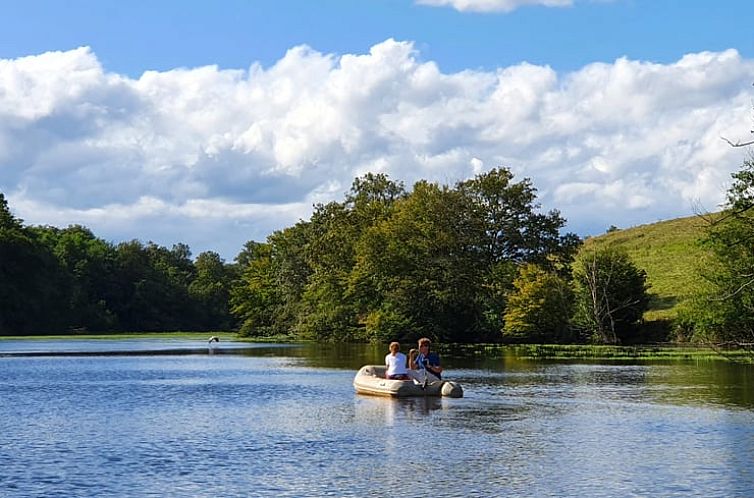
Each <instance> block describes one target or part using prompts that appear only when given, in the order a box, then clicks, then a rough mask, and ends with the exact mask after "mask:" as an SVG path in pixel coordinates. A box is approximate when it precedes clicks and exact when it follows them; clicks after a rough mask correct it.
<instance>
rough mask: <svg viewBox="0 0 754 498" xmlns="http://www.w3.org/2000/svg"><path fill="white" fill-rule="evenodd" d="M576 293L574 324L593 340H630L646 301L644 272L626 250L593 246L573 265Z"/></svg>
mask: <svg viewBox="0 0 754 498" xmlns="http://www.w3.org/2000/svg"><path fill="white" fill-rule="evenodd" d="M573 279H574V287H575V294H576V311H575V317H574V324H575V325H576V326H577V327H578V328H580V329H581V331H582V333H583V334H585V335H587V336H588V337H589V338H590V339H591V341H592V342H595V343H603V344H618V343H626V342H631V341H632V340H633V337H632V335H633V334H635V333H636V332H637V325H638V323H639V322H640V320H641V318H642V315H643V313H644V311H645V310H646V309H647V305H648V303H649V296H648V294H647V289H648V286H647V283H646V280H647V275H646V272H644V270H641V269H639V268H638V267H637V266H636V265H635V264H634V263H633V262H632V261H631V259H630V258H629V256H628V253H626V252H625V251H621V250H617V249H614V248H609V247H608V248H601V249H593V250H591V251H584V252H582V253H580V254H579V256H578V257H577V258H576V261H575V262H574V266H573Z"/></svg>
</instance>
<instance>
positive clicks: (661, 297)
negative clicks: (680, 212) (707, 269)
mask: <svg viewBox="0 0 754 498" xmlns="http://www.w3.org/2000/svg"><path fill="white" fill-rule="evenodd" d="M705 226H706V222H705V220H703V219H702V218H700V217H698V216H690V217H688V218H678V219H675V220H670V221H661V222H658V223H653V224H651V225H641V226H638V227H633V228H627V229H624V230H617V231H614V232H610V233H606V234H604V235H600V236H597V237H591V238H589V239H587V241H586V242H585V244H584V247H583V249H582V250H589V249H590V248H592V247H595V246H598V247H599V246H604V245H608V246H617V247H622V248H625V249H626V250H627V251H628V254H629V256H630V257H631V259H632V260H633V262H634V263H635V264H636V265H637V266H638V267H639V268H642V269H643V270H644V271H646V272H647V281H648V282H649V283H650V285H651V287H650V289H649V293H650V295H651V301H650V309H649V311H647V313H646V314H645V315H644V319H645V320H647V321H656V320H672V319H673V318H675V316H676V312H677V309H678V306H679V304H681V303H682V302H683V301H684V300H685V299H687V298H688V297H689V296H690V295H691V293H692V291H693V290H694V288H695V287H697V286H698V285H699V284H700V282H701V277H700V276H699V271H698V269H699V268H700V264H702V262H703V260H704V258H705V257H706V255H707V254H706V253H705V251H704V250H703V249H702V248H701V247H700V245H699V239H700V238H701V237H702V236H703V235H704V230H705Z"/></svg>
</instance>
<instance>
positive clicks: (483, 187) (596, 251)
mask: <svg viewBox="0 0 754 498" xmlns="http://www.w3.org/2000/svg"><path fill="white" fill-rule="evenodd" d="M733 179H734V182H733V184H732V187H731V188H730V190H729V191H728V198H727V204H726V206H725V208H724V210H723V211H722V212H721V213H717V214H716V215H715V216H714V217H710V222H709V226H708V227H707V229H706V230H705V231H704V235H703V236H702V237H701V239H700V240H699V242H698V243H699V244H700V247H703V248H704V254H706V257H705V259H704V260H703V261H700V264H699V266H698V267H697V268H694V269H693V271H694V272H696V273H697V274H698V275H699V282H701V283H700V284H699V285H696V286H695V288H694V289H693V295H692V296H691V297H690V298H689V299H687V301H685V303H684V306H683V307H682V309H680V311H679V312H678V314H677V315H678V316H677V317H675V318H674V319H673V322H672V323H671V324H670V325H671V326H670V327H668V328H666V329H665V330H663V331H662V332H663V334H661V335H659V336H658V335H656V334H655V335H654V336H651V337H650V336H649V335H647V330H645V329H646V327H644V329H643V327H642V317H643V314H644V312H645V311H646V310H647V305H648V302H649V294H648V291H649V288H648V284H647V275H646V273H645V271H644V270H643V269H641V268H638V267H637V266H636V265H635V264H634V262H633V261H632V260H631V258H630V257H629V255H628V253H627V252H626V251H625V250H621V248H619V247H615V246H610V245H599V244H588V245H587V246H584V245H583V244H582V241H581V240H580V239H579V237H577V236H576V235H574V234H572V233H563V228H564V226H565V223H566V220H565V219H564V218H563V217H562V216H561V215H560V213H559V212H558V211H556V210H553V211H549V212H545V213H543V212H541V211H540V206H539V204H538V203H537V198H536V189H535V188H534V186H533V185H532V183H531V181H530V180H528V179H524V180H521V181H515V180H514V178H513V175H512V173H511V172H510V171H509V170H508V169H505V168H499V169H494V170H492V171H489V172H487V173H484V174H480V175H478V176H476V177H475V178H473V179H470V180H466V181H462V182H458V183H457V184H455V185H453V186H447V185H440V184H436V183H429V182H426V181H420V182H417V183H416V184H414V185H413V188H412V189H410V190H408V189H406V188H405V187H404V185H403V184H402V183H401V182H396V181H393V180H391V179H390V178H388V177H387V176H386V175H382V174H367V175H365V176H363V177H361V178H357V179H355V180H354V182H353V185H352V187H351V189H350V190H349V191H348V192H346V193H345V197H344V199H343V200H342V201H340V202H336V201H333V202H330V203H328V204H320V205H316V206H314V210H313V214H312V215H311V217H310V218H309V219H308V220H301V221H299V222H298V223H296V224H295V225H293V226H290V227H287V228H284V229H282V230H278V231H276V232H274V233H272V234H271V235H270V236H269V237H268V238H267V240H266V241H265V242H255V241H249V242H247V243H246V244H245V245H244V247H243V248H242V249H241V250H240V252H239V254H238V255H237V256H236V258H235V259H234V261H233V262H232V263H227V262H225V261H223V260H222V258H220V256H219V255H218V254H216V253H214V252H203V253H201V254H199V255H198V256H197V257H196V258H193V259H192V255H191V252H190V249H189V247H188V246H186V245H185V244H181V243H178V244H176V245H174V246H173V247H172V248H170V249H168V248H165V247H162V246H159V245H157V244H154V243H152V242H148V243H143V242H141V241H138V240H132V241H129V242H121V243H117V244H114V243H111V242H107V241H105V240H102V239H101V238H98V237H97V236H96V235H95V234H93V233H92V231H91V230H89V229H88V228H86V227H83V226H78V225H74V226H69V227H67V228H55V227H50V226H27V225H25V224H24V222H23V220H21V219H19V218H17V217H15V216H14V215H13V214H12V211H11V207H10V206H9V205H8V202H7V201H6V199H5V196H4V195H3V194H2V193H0V335H6V336H7V335H30V334H50V333H56V334H59V333H69V334H75V333H81V332H122V331H129V332H140V331H176V330H182V331H209V330H235V331H238V332H239V333H240V334H241V335H245V336H253V337H272V336H275V337H278V338H279V337H281V336H285V337H289V338H291V339H309V340H316V341H374V342H383V341H389V340H395V339H397V340H414V339H416V338H417V337H420V336H428V337H431V338H434V339H436V340H440V341H444V342H516V343H583V342H591V343H603V344H630V343H637V342H646V341H647V340H661V341H662V340H667V339H668V337H672V338H674V339H676V340H685V341H693V342H703V343H708V344H718V345H719V344H727V345H734V346H738V347H744V348H750V349H752V350H754V304H752V303H754V277H752V275H754V249H752V248H754V245H752V244H751V241H752V240H753V239H754V209H753V208H754V194H753V193H752V192H754V163H753V162H752V161H746V162H745V163H744V165H743V167H742V168H741V170H740V171H738V172H736V173H735V174H734V175H733Z"/></svg>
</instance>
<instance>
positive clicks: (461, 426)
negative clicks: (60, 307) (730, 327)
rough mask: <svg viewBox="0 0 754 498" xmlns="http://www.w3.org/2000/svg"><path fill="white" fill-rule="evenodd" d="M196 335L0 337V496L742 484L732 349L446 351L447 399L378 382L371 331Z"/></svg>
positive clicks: (743, 490) (501, 491)
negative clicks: (641, 357) (579, 355)
mask: <svg viewBox="0 0 754 498" xmlns="http://www.w3.org/2000/svg"><path fill="white" fill-rule="evenodd" d="M49 353H56V355H53V356H41V355H43V354H49ZM208 353H209V350H208V348H207V347H206V345H204V344H199V345H197V344H195V343H194V341H170V340H135V341H71V340H68V341H62V342H54V341H45V342H41V341H18V342H15V341H0V430H1V432H0V434H2V436H1V438H2V439H1V441H2V443H1V444H0V496H8V497H16V496H18V497H21V496H30V497H31V496H34V497H42V496H44V497H47V496H50V497H52V496H59V497H77V496H81V497H97V496H117V497H130V496H134V497H136V496H171V497H202V496H207V497H210V496H211V497H218V496H291V497H294V496H295V497H302V496H404V497H411V496H417V497H424V496H433V497H434V496H458V497H466V496H479V497H495V496H536V497H539V496H594V497H598V496H599V497H605V496H705V497H706V496H720V497H733V496H741V497H744V496H752V495H754V471H753V470H752V462H754V395H753V393H752V389H754V372H753V371H752V367H750V366H742V365H731V364H727V363H722V362H703V363H692V362H678V363H665V364H658V363H651V364H625V363H624V364H615V363H613V364H605V363H603V364H585V363H575V362H560V363H543V362H527V361H522V360H517V359H516V358H515V357H513V356H511V355H510V354H509V353H505V352H502V351H500V350H498V351H497V352H490V351H487V352H486V353H483V354H479V353H477V354H471V353H465V356H454V355H452V354H450V353H449V352H445V354H444V355H443V358H444V362H445V365H446V369H447V372H448V377H449V378H452V379H453V380H456V381H459V382H460V383H461V384H462V385H463V387H464V389H465V397H464V398H462V399H408V400H392V399H383V398H374V397H367V396H361V395H357V394H355V393H354V390H353V387H352V385H351V382H352V380H353V375H354V373H355V371H356V369H357V368H358V367H359V366H360V365H362V364H365V363H379V362H381V359H382V357H383V356H384V351H383V350H382V349H381V348H375V347H372V346H343V347H339V348H335V349H333V348H327V347H322V346H312V345H309V346H296V345H272V344H268V345H264V344H262V345H247V344H230V343H222V344H221V345H220V347H219V349H216V350H214V351H213V354H208Z"/></svg>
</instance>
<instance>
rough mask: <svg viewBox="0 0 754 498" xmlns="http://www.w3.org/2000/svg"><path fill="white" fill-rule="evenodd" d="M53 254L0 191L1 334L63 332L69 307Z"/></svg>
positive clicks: (61, 272) (62, 277)
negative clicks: (12, 211) (12, 208)
mask: <svg viewBox="0 0 754 498" xmlns="http://www.w3.org/2000/svg"><path fill="white" fill-rule="evenodd" d="M64 283H65V279H64V274H63V271H62V269H61V267H60V265H59V264H58V261H57V259H56V258H55V256H54V255H53V254H52V253H51V252H50V250H49V249H48V248H47V247H46V246H45V245H44V244H43V243H42V242H41V241H40V240H39V238H38V237H37V236H36V235H35V233H34V232H33V231H31V230H29V229H28V228H26V227H25V226H24V225H23V221H22V220H20V219H17V218H16V217H14V216H13V214H12V213H11V211H10V207H9V206H8V202H7V201H6V200H5V196H4V195H3V194H2V193H0V303H2V305H0V334H3V335H10V334H28V333H40V332H48V333H49V332H62V331H64V330H65V328H66V323H67V317H68V307H67V305H66V303H67V301H66V299H65V285H64Z"/></svg>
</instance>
